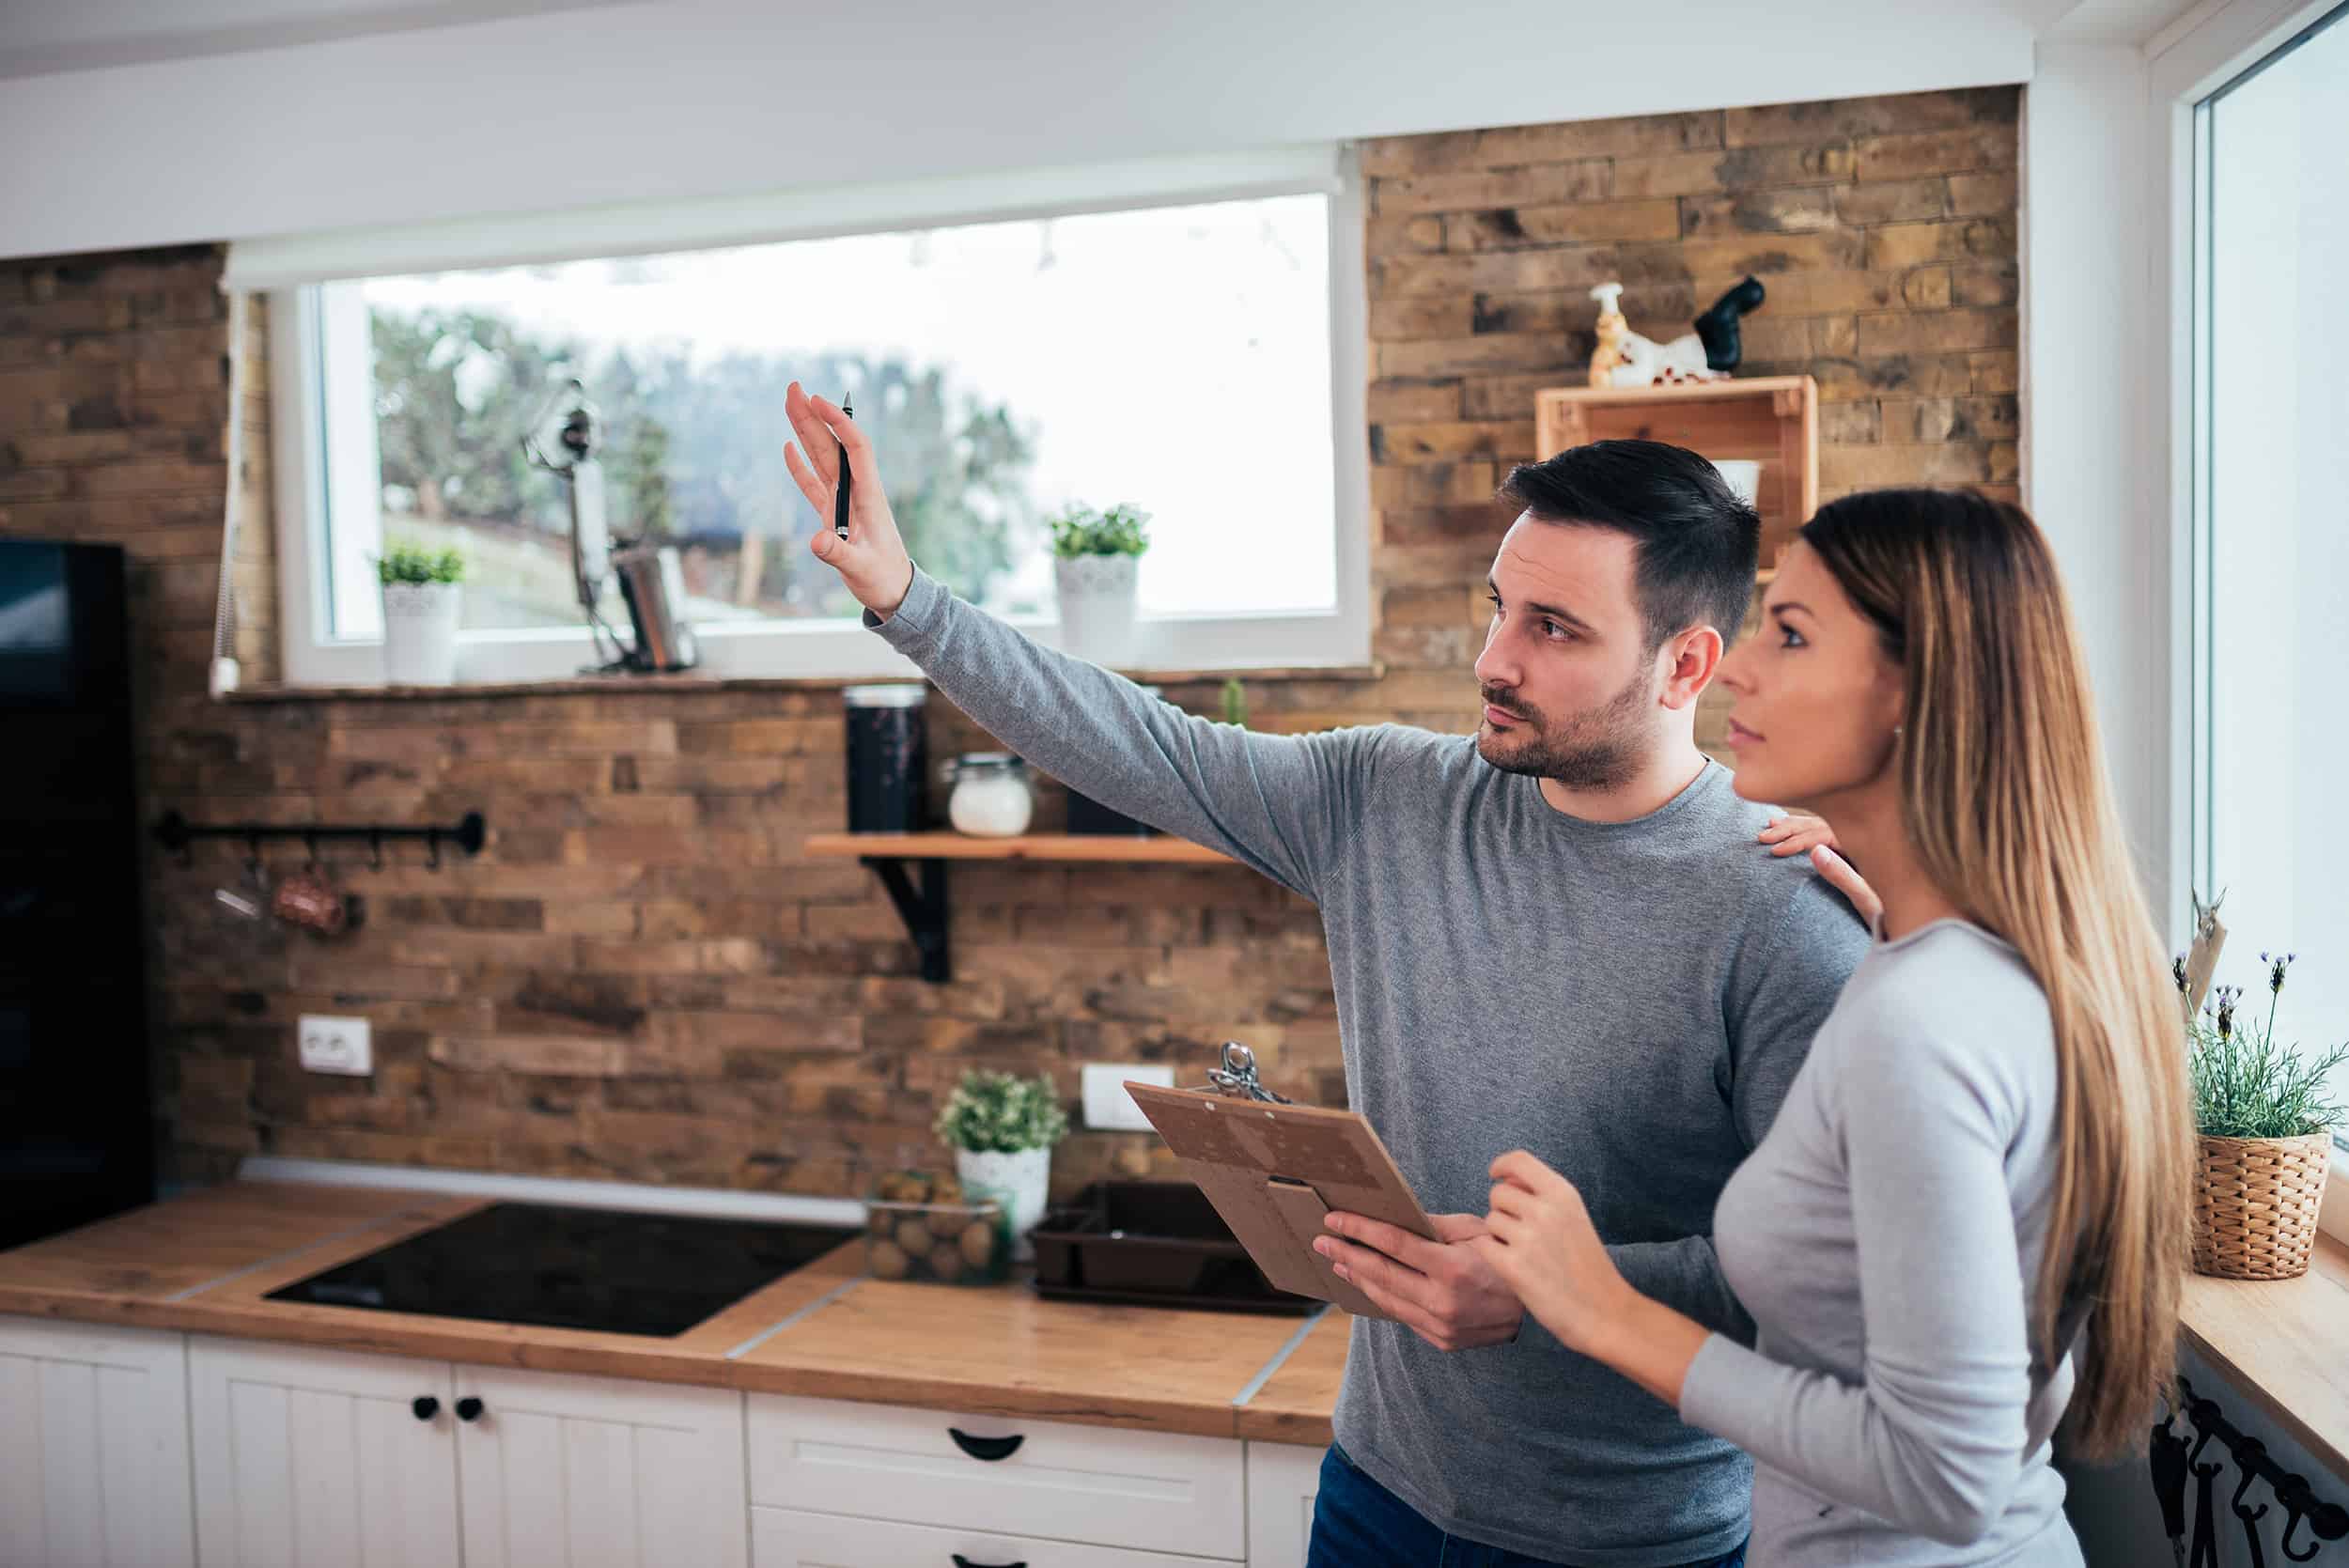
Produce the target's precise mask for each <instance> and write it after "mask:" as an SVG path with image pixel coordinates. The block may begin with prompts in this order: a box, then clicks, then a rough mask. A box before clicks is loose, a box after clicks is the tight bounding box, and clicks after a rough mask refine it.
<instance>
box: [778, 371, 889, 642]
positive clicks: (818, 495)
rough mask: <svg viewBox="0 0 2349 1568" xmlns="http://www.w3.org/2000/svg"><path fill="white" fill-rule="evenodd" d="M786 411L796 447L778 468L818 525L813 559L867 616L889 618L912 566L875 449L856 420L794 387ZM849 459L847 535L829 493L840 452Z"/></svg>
mask: <svg viewBox="0 0 2349 1568" xmlns="http://www.w3.org/2000/svg"><path fill="white" fill-rule="evenodd" d="M783 411H784V414H785V415H786V417H787V418H788V419H789V420H790V421H791V428H792V429H793V430H795V431H797V432H798V434H799V438H800V439H799V442H797V444H794V443H793V442H784V444H783V465H784V467H786V468H787V469H789V470H790V471H791V478H792V482H793V483H795V484H797V485H798V486H799V487H800V493H801V495H804V496H806V497H807V504H808V505H811V506H813V507H815V508H816V516H817V520H818V521H820V522H821V523H822V526H821V527H819V528H817V530H816V538H815V540H814V548H815V551H816V558H817V560H819V561H821V562H823V563H824V564H825V565H826V566H828V567H832V569H833V570H834V571H837V572H838V573H839V574H840V577H841V581H843V582H846V583H848V592H850V593H852V594H854V595H855V596H856V599H857V602H858V603H859V604H862V605H863V606H864V608H865V609H867V610H870V611H871V612H873V613H874V614H876V615H879V616H881V617H882V618H884V619H886V618H887V617H889V616H890V615H893V614H894V613H896V610H897V606H899V605H900V604H903V603H904V602H905V599H906V589H907V588H908V587H910V586H911V585H912V582H913V560H912V558H911V557H910V556H909V555H908V554H907V553H906V545H905V540H904V539H903V538H902V537H900V536H898V533H897V520H896V518H895V517H894V515H892V514H891V512H890V510H889V497H888V495H887V493H886V492H884V491H883V490H882V489H881V477H880V471H879V468H878V467H877V466H876V465H875V463H874V461H873V447H872V443H871V442H867V441H866V440H865V439H864V432H863V431H862V430H860V429H858V428H857V427H856V421H854V420H852V419H850V418H849V417H848V415H847V414H845V413H843V412H841V411H840V406H839V405H838V404H836V403H833V402H831V401H828V400H827V399H825V398H822V397H810V396H808V395H807V393H806V392H805V391H804V390H803V389H802V388H801V386H800V383H799V382H797V381H793V382H792V383H791V385H790V388H789V390H787V391H786V392H785V394H784V395H783ZM844 448H845V449H846V451H847V452H848V474H849V477H850V478H851V479H852V480H853V481H854V483H852V484H851V485H850V486H849V489H848V537H847V538H845V539H844V538H842V537H840V536H838V535H837V534H834V533H833V532H832V494H833V491H834V489H835V488H836V486H837V485H838V482H839V478H840V453H841V451H842V450H843V449H844Z"/></svg>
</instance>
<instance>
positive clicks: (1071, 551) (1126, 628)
mask: <svg viewBox="0 0 2349 1568" xmlns="http://www.w3.org/2000/svg"><path fill="white" fill-rule="evenodd" d="M1149 520H1150V514H1149V513H1147V512H1144V511H1143V510H1142V509H1141V508H1139V507H1137V506H1133V505H1128V504H1126V503H1123V502H1121V503H1119V504H1118V505H1114V506H1112V507H1111V508H1110V509H1109V510H1107V511H1105V512H1097V511H1095V510H1094V509H1093V508H1092V507H1090V506H1083V505H1079V506H1071V507H1070V508H1069V509H1068V510H1066V511H1065V512H1063V513H1061V514H1060V515H1059V516H1058V517H1056V518H1053V519H1051V520H1050V526H1051V530H1052V585H1053V591H1054V593H1055V594H1056V595H1057V596H1058V598H1059V601H1060V632H1061V646H1062V647H1063V648H1064V649H1066V651H1067V652H1069V653H1073V654H1075V655H1076V656H1077V657H1078V658H1080V659H1089V660H1093V662H1095V663H1097V664H1121V663H1127V662H1129V661H1130V660H1131V659H1132V655H1133V645H1134V635H1133V634H1134V599H1135V594H1134V584H1135V573H1136V569H1137V567H1139V566H1140V564H1141V561H1142V556H1143V551H1147V550H1148V549H1149V548H1150V536H1149V533H1148V531H1147V528H1146V525H1147V524H1148V522H1149Z"/></svg>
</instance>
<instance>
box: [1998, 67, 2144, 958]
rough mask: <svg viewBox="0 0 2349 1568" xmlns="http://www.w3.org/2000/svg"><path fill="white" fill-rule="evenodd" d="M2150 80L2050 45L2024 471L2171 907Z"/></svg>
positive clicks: (2026, 269) (2032, 92)
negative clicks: (2068, 594)
mask: <svg viewBox="0 0 2349 1568" xmlns="http://www.w3.org/2000/svg"><path fill="white" fill-rule="evenodd" d="M2147 92H2148V85H2147V76H2146V67H2145V60H2144V56H2143V54H2141V52H2140V51H2139V50H2138V49H2137V48H2136V47H2135V46H2133V45H2128V44H2115V43H2077V44H2075V43H2056V44H2042V45H2041V46H2040V47H2039V50H2038V58H2037V63H2036V68H2035V69H2034V70H2033V71H2032V73H2031V79H2030V88H2029V90H2028V91H2027V93H2026V94H2025V102H2024V116H2023V191H2022V206H2023V233H2022V263H2023V286H2024V287H2023V336H2024V353H2023V416H2024V428H2023V454H2024V458H2023V460H2024V470H2023V481H2024V497H2025V501H2026V503H2027V504H2028V505H2029V506H2030V511H2031V515H2032V516H2033V517H2035V518H2036V519H2037V520H2039V522H2040V524H2041V526H2042V527H2044V528H2045V529H2046V531H2047V535H2048V537H2049V539H2050V540H2051V542H2052V543H2053V544H2054V546H2055V549H2056V552H2057V556H2058V558H2059V560H2060V561H2061V566H2062V568H2063V574H2064V581H2065V582H2066V583H2067V584H2068V585H2069V586H2070V589H2071V593H2072V600H2073V611H2074V614H2075V615H2076V617H2077V620H2078V623H2079V629H2080V637H2081V640H2082V642H2083V643H2085V644H2086V645H2087V650H2088V661H2089V669H2090V671H2091V674H2092V677H2093V679H2094V681H2095V686H2096V704H2097V717H2098V720H2099V722H2100V723H2101V724H2102V726H2103V729H2104V742H2105V755H2106V757H2107V759H2108V762H2109V764H2110V766H2111V768H2112V774H2113V784H2114V787H2115V790H2116V792H2117V793H2118V795H2119V799H2120V804H2121V811H2122V815H2123V818H2124V819H2125V821H2126V822H2127V824H2128V828H2129V836H2130V840H2131V843H2132V845H2133V846H2134V847H2135V848H2136V850H2137V857H2138V865H2139V869H2140V871H2141V872H2142V873H2143V875H2144V877H2145V883H2146V888H2147V892H2148V894H2149V896H2150V897H2151V898H2152V899H2153V901H2154V908H2155V911H2156V913H2157V915H2160V916H2162V917H2164V918H2165V919H2167V918H2168V916H2169V915H2170V908H2171V904H2172V901H2173V897H2172V889H2171V885H2170V884H2171V881H2172V879H2173V878H2172V867H2173V863H2174V862H2173V846H2172V833H2171V830H2170V823H2171V813H2172V805H2173V802H2172V800H2171V798H2170V797H2171V771H2172V768H2171V744H2172V738H2173V737H2172V726H2171V719H2170V712H2171V701H2170V675H2171V672H2170V644H2171V642H2172V641H2173V639H2174V638H2175V636H2176V635H2177V630H2176V629H2175V628H2174V627H2173V625H2172V623H2171V620H2170V534H2169V524H2168V520H2167V513H2166V511H2165V510H2164V505H2165V501H2166V487H2165V480H2166V477H2167V473H2168V467H2167V459H2166V458H2165V457H2164V456H2163V454H2164V452H2165V451H2166V443H2167V432H2166V431H2165V430H2164V429H2163V427H2162V417H2163V411H2164V410H2165V409H2166V407H2167V405H2166V403H2165V402H2164V400H2163V398H2162V395H2161V386H2160V373H2161V355H2160V349H2161V346H2162V344H2163V342H2164V341H2165V335H2166V334H2165V332H2164V328H2163V322H2162V314H2161V313H2162V311H2163V309H2164V308H2165V307H2164V305H2163V303H2162V301H2161V300H2160V298H2159V296H2158V294H2157V292H2156V287H2155V253H2156V249H2157V245H2158V241H2159V236H2160V234H2161V232H2162V231H2161V228H2160V225H2159V216H2158V204H2157V201H2156V196H2157V192H2156V190H2155V185H2156V179H2157V170H2158V168H2159V166H2160V163H2161V160H2160V157H2159V151H2160V149H2159V148H2158V147H2154V146H2151V145H2149V141H2150V134H2149V132H2150V128H2151V125H2152V118H2151V114H2150V111H2149V109H2148V106H2147V105H2148V99H2147ZM2177 806H2178V809H2180V810H2183V802H2178V803H2177ZM2176 896H2177V898H2178V899H2179V900H2182V899H2183V894H2182V893H2180V894H2177V895H2176Z"/></svg>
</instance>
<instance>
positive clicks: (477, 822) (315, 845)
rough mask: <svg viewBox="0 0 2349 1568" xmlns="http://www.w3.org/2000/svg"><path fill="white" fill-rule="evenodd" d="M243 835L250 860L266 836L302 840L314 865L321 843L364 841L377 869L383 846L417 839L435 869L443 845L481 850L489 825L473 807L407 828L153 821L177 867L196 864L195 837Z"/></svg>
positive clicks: (174, 815)
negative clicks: (453, 819) (453, 817)
mask: <svg viewBox="0 0 2349 1568" xmlns="http://www.w3.org/2000/svg"><path fill="white" fill-rule="evenodd" d="M206 838H226V839H242V840H243V841H244V846H245V853H246V856H247V858H248V859H250V860H252V861H255V862H258V861H259V860H260V858H261V843H262V841H263V840H264V839H297V838H298V839H300V840H301V841H302V842H303V846H304V847H305V848H306V849H308V851H309V853H310V862H311V863H312V864H313V865H315V864H316V863H317V862H318V858H319V844H320V843H321V842H323V841H327V840H332V839H350V840H359V839H364V840H366V845H367V850H368V853H369V855H370V857H371V859H372V862H373V864H374V866H375V868H376V869H377V870H378V871H381V869H383V846H385V845H386V844H409V843H421V844H422V845H424V846H425V849H426V851H427V853H428V856H429V857H430V858H429V859H428V860H427V861H426V862H425V864H426V865H427V866H428V867H429V868H430V869H432V870H434V871H438V870H439V869H440V868H441V846H443V845H444V844H445V845H449V846H454V847H456V848H459V849H462V850H463V851H464V852H465V853H466V854H468V855H478V854H480V853H481V848H482V846H483V845H485V844H487V843H489V842H490V823H489V819H488V818H486V817H484V816H483V815H481V814H480V813H479V812H477V811H469V812H467V813H466V814H465V815H464V818H463V820H461V821H459V822H458V823H457V824H456V825H455V826H453V827H446V828H443V827H439V826H432V827H424V828H417V827H411V826H409V825H407V824H404V823H355V824H353V823H327V822H319V823H311V824H309V825H307V826H303V825H288V824H282V823H272V822H190V821H189V820H188V819H187V818H186V817H184V816H181V815H179V813H178V812H176V811H168V812H165V813H163V820H162V821H160V822H158V823H156V824H155V842H156V843H158V844H160V845H162V846H163V847H164V848H165V849H166V850H169V851H171V852H172V853H173V854H176V855H178V856H179V863H180V864H181V865H190V864H193V863H194V859H195V857H194V852H193V846H194V843H195V841H196V840H197V839H206Z"/></svg>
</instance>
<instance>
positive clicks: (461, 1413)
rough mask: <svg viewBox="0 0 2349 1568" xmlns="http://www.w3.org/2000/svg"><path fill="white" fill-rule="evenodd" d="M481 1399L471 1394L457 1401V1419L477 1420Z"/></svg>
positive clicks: (479, 1416)
mask: <svg viewBox="0 0 2349 1568" xmlns="http://www.w3.org/2000/svg"><path fill="white" fill-rule="evenodd" d="M481 1411H482V1404H481V1401H480V1400H478V1399H476V1398H474V1396H473V1395H471V1394H467V1395H466V1396H465V1397H464V1398H462V1399H460V1400H459V1401H458V1402H457V1419H458V1420H459V1421H479V1420H480V1419H481Z"/></svg>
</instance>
